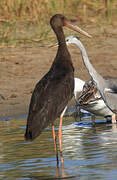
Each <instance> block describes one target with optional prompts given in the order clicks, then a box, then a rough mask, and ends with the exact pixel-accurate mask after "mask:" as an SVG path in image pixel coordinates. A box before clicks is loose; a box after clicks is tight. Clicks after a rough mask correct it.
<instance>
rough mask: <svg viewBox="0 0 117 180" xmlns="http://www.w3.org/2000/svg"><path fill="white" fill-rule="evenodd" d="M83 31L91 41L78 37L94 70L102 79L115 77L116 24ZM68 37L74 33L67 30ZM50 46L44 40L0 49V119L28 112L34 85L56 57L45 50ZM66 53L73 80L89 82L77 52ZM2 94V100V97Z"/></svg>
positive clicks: (116, 74) (53, 49) (95, 26)
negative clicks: (70, 65)
mask: <svg viewBox="0 0 117 180" xmlns="http://www.w3.org/2000/svg"><path fill="white" fill-rule="evenodd" d="M83 29H84V30H86V31H87V32H89V33H90V34H91V35H92V36H93V38H92V39H88V38H86V37H83V36H82V35H79V34H77V35H78V36H80V40H81V41H82V43H83V44H84V46H85V48H86V51H87V53H88V56H89V59H90V61H91V63H92V64H93V66H94V67H95V69H96V70H97V71H98V72H99V73H100V74H101V75H102V76H113V77H117V48H116V47H117V40H116V39H117V38H116V37H117V25H116V24H113V25H110V26H109V25H108V26H106V25H103V27H102V26H100V25H99V26H97V25H95V24H94V25H93V24H92V25H87V26H86V27H83ZM64 30H65V29H64ZM64 32H65V33H66V31H64ZM70 34H74V32H73V31H70V32H69V35H70ZM53 38H54V39H55V34H54V33H53V32H52V40H53ZM54 42H55V41H54ZM52 43H53V41H51V42H48V41H47V42H46V43H45V44H44V46H40V44H38V43H37V44H36V45H33V44H32V45H30V44H22V45H19V46H18V47H4V48H0V117H8V116H15V115H22V114H26V113H27V112H28V105H29V101H30V96H31V94H32V91H33V89H34V86H35V84H36V83H37V82H38V81H39V80H40V79H41V78H42V76H44V74H45V73H47V72H48V70H49V68H50V66H51V64H52V62H53V60H54V57H55V55H56V52H57V49H56V48H48V45H50V44H52ZM69 51H70V53H71V56H72V61H73V65H74V68H75V77H78V78H80V79H83V80H84V81H86V80H89V78H90V77H89V74H88V72H87V70H86V68H85V66H84V64H83V62H82V58H81V54H80V51H79V49H78V48H77V47H75V46H69ZM1 94H2V95H3V96H4V98H5V100H4V99H2V98H1Z"/></svg>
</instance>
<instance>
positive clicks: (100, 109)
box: [81, 99, 114, 116]
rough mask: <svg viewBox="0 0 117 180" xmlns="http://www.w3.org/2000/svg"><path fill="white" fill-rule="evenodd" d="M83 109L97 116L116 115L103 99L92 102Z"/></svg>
mask: <svg viewBox="0 0 117 180" xmlns="http://www.w3.org/2000/svg"><path fill="white" fill-rule="evenodd" d="M81 107H82V108H83V109H85V110H87V111H89V112H91V113H93V114H95V115H97V116H112V114H114V113H113V112H112V111H111V110H110V109H109V108H108V107H107V106H106V105H105V103H104V101H103V100H102V99H100V100H97V101H93V102H90V103H89V104H86V105H83V106H81Z"/></svg>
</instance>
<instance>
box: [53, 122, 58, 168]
mask: <svg viewBox="0 0 117 180" xmlns="http://www.w3.org/2000/svg"><path fill="white" fill-rule="evenodd" d="M52 135H53V141H54V148H55V153H56V160H57V166H58V165H59V158H58V149H57V142H56V135H55V127H54V125H52Z"/></svg>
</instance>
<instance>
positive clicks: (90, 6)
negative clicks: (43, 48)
mask: <svg viewBox="0 0 117 180" xmlns="http://www.w3.org/2000/svg"><path fill="white" fill-rule="evenodd" d="M56 13H62V14H64V15H66V16H67V17H68V18H69V19H71V21H74V22H78V24H81V25H83V26H85V27H87V25H90V26H93V27H95V28H96V27H97V28H98V31H99V28H100V27H101V26H102V24H103V27H104V26H108V25H111V26H116V25H117V21H116V18H117V1H116V0H93V1H92V0H71V1H69V0H56V1H55V0H2V1H0V47H1V46H2V47H3V46H5V45H7V46H17V45H19V44H22V43H23V44H25V43H33V44H34V43H35V42H36V43H37V42H38V43H39V42H40V43H44V41H46V40H49V38H52V36H53V33H52V34H51V32H52V31H51V28H50V26H49V19H50V17H51V16H52V15H54V14H56ZM105 29H106V28H105ZM85 30H86V28H85ZM104 31H105V30H104Z"/></svg>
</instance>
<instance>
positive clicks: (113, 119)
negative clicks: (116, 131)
mask: <svg viewBox="0 0 117 180" xmlns="http://www.w3.org/2000/svg"><path fill="white" fill-rule="evenodd" d="M115 123H116V114H113V115H112V124H115Z"/></svg>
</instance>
